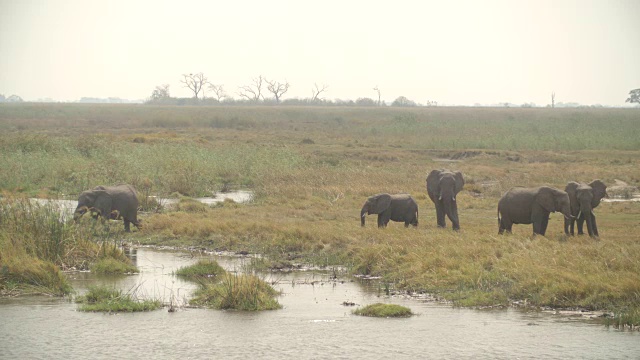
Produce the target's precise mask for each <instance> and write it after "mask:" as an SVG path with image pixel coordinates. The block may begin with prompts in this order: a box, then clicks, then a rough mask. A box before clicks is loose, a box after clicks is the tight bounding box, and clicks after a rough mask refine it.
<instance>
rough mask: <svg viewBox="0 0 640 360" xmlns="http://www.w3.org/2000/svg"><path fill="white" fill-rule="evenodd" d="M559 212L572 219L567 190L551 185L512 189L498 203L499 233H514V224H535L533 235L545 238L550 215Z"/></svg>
mask: <svg viewBox="0 0 640 360" xmlns="http://www.w3.org/2000/svg"><path fill="white" fill-rule="evenodd" d="M556 211H560V212H561V213H562V214H564V216H565V218H569V219H571V218H572V215H571V205H570V202H569V195H568V194H567V193H566V192H565V191H562V190H559V189H556V188H552V187H548V186H541V187H535V188H524V187H514V188H511V189H510V190H509V191H507V192H506V193H505V194H504V195H503V196H502V198H501V199H500V201H499V202H498V234H502V233H504V231H505V230H506V231H507V232H511V226H512V225H513V224H533V234H534V235H535V234H540V235H543V236H544V233H545V232H546V231H547V225H548V223H549V213H552V212H556ZM500 215H502V218H500Z"/></svg>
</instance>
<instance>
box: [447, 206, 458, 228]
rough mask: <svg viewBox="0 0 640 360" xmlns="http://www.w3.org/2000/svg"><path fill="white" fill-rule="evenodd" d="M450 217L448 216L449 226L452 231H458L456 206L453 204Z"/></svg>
mask: <svg viewBox="0 0 640 360" xmlns="http://www.w3.org/2000/svg"><path fill="white" fill-rule="evenodd" d="M451 215H452V216H449V220H451V226H452V228H453V230H456V231H458V230H460V220H459V219H458V204H456V203H455V202H454V203H453V205H452V209H451Z"/></svg>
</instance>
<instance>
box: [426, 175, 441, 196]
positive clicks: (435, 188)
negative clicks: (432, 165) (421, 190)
mask: <svg viewBox="0 0 640 360" xmlns="http://www.w3.org/2000/svg"><path fill="white" fill-rule="evenodd" d="M440 172H441V171H440V170H433V171H431V172H430V173H429V175H428V176H427V193H428V194H429V197H430V198H431V200H433V201H435V198H437V197H438V194H439V193H440Z"/></svg>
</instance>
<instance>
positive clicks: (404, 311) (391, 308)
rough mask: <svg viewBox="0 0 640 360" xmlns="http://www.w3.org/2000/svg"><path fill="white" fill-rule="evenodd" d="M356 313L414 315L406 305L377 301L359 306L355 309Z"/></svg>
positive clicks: (383, 315) (393, 315)
mask: <svg viewBox="0 0 640 360" xmlns="http://www.w3.org/2000/svg"><path fill="white" fill-rule="evenodd" d="M353 313H354V314H356V315H361V316H371V317H383V318H390V317H409V316H411V315H413V313H412V312H411V309H409V308H408V307H405V306H400V305H394V304H382V303H376V304H371V305H367V306H364V307H361V308H358V309H356V310H354V311H353Z"/></svg>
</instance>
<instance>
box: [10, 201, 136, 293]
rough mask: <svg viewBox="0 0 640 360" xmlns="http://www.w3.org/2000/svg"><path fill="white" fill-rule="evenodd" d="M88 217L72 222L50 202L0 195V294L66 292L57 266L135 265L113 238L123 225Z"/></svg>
mask: <svg viewBox="0 0 640 360" xmlns="http://www.w3.org/2000/svg"><path fill="white" fill-rule="evenodd" d="M86 218H87V219H83V221H81V222H80V224H75V223H73V222H70V221H69V220H68V219H64V218H62V217H61V212H60V209H59V208H57V207H56V206H55V205H53V204H51V203H49V204H44V205H40V204H38V203H35V202H33V201H31V200H29V199H25V198H22V197H13V196H11V195H7V194H5V196H4V197H2V198H0V269H1V272H0V294H3V295H24V294H30V293H42V294H50V295H59V296H62V295H67V294H69V293H70V292H71V291H72V288H71V286H70V285H69V283H68V281H67V279H66V277H65V276H64V275H63V273H62V272H61V270H86V269H88V268H89V267H90V266H91V267H92V269H94V270H95V271H97V272H101V271H104V272H111V271H114V270H108V268H114V266H118V267H120V271H126V272H130V271H135V267H132V265H131V264H130V262H128V259H127V258H126V256H124V254H123V253H122V251H120V249H119V248H117V247H116V246H114V243H113V242H112V240H111V239H112V237H114V236H117V234H121V231H114V230H112V229H111V228H109V227H104V226H102V225H99V224H98V223H97V222H95V221H93V220H92V219H89V217H86ZM94 263H95V264H96V265H93V264H94ZM125 264H126V266H127V267H126V268H125V267H123V266H124V265H125Z"/></svg>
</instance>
